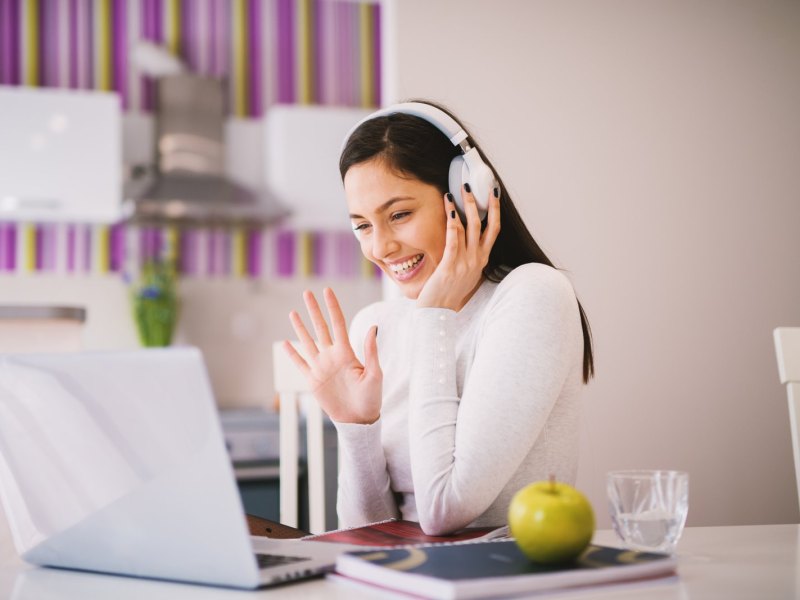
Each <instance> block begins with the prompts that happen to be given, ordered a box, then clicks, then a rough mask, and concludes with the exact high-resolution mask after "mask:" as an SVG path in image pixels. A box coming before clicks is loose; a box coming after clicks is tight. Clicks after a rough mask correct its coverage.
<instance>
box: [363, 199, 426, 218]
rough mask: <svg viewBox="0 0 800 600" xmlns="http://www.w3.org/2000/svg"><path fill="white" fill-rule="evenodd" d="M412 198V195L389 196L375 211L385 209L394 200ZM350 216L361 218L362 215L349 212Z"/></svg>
mask: <svg viewBox="0 0 800 600" xmlns="http://www.w3.org/2000/svg"><path fill="white" fill-rule="evenodd" d="M413 199H414V198H413V197H412V196H395V197H394V198H389V199H388V200H387V201H386V202H384V203H383V204H381V205H380V206H379V207H378V211H377V212H383V211H385V210H386V209H387V208H389V207H390V206H391V205H392V204H394V203H395V202H400V201H402V200H413ZM350 218H351V219H363V218H364V217H362V216H361V215H356V214H353V213H350Z"/></svg>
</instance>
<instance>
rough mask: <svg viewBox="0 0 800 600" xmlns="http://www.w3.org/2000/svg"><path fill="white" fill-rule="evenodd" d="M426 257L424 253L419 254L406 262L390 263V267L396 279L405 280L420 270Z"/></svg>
mask: <svg viewBox="0 0 800 600" xmlns="http://www.w3.org/2000/svg"><path fill="white" fill-rule="evenodd" d="M424 258H425V255H424V254H417V255H416V256H414V257H413V258H410V259H409V260H407V261H405V262H402V263H398V264H394V265H389V269H390V270H391V272H392V274H393V275H394V276H395V278H396V279H399V280H400V281H403V280H405V279H409V278H411V277H413V276H414V274H415V273H416V272H417V271H418V270H419V267H420V265H421V264H422V261H423V259H424Z"/></svg>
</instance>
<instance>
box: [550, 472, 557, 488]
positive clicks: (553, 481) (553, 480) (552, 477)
mask: <svg viewBox="0 0 800 600" xmlns="http://www.w3.org/2000/svg"><path fill="white" fill-rule="evenodd" d="M550 490H551V491H552V492H555V491H556V474H555V473H550Z"/></svg>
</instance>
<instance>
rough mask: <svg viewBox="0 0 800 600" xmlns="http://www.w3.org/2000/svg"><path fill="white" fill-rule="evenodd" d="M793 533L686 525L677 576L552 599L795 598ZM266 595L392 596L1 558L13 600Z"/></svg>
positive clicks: (246, 598) (798, 587) (799, 594)
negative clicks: (254, 587)
mask: <svg viewBox="0 0 800 600" xmlns="http://www.w3.org/2000/svg"><path fill="white" fill-rule="evenodd" d="M799 535H800V526H798V525H755V526H747V527H690V528H688V529H686V531H685V532H684V535H683V538H682V539H681V541H680V544H679V545H678V559H679V560H678V563H679V565H678V573H679V575H678V577H676V578H669V579H666V580H662V581H658V582H647V583H630V584H622V585H615V586H613V587H608V586H607V587H593V588H589V589H584V590H576V591H569V592H560V593H558V594H556V595H555V597H557V598H576V599H577V598H580V599H584V600H593V599H611V598H623V599H624V598H637V599H643V600H648V599H652V600H655V599H658V600H670V599H675V600H704V599H710V598H715V599H725V600H735V599H737V598H741V599H747V600H751V599H756V598H757V599H762V598H764V599H769V600H776V599H781V598H787V599H789V598H800V543H799V542H800V539H799V538H798V536H799ZM594 541H595V542H596V543H599V544H605V545H615V544H616V539H615V537H614V535H613V533H612V532H610V531H599V532H597V534H596V535H595V538H594ZM270 597H271V598H275V597H280V598H303V599H304V600H313V599H315V598H326V599H328V598H332V599H337V598H341V599H345V598H346V599H353V600H358V599H359V598H380V597H396V596H394V595H391V596H390V595H387V594H381V593H380V592H379V591H377V590H372V589H366V588H355V587H352V586H350V585H345V584H342V583H336V582H332V581H327V580H321V579H318V580H312V581H307V582H302V583H296V584H292V585H288V586H283V587H279V588H272V589H265V590H262V591H259V592H241V591H235V590H225V589H217V588H209V587H202V586H195V585H185V584H177V583H163V582H156V581H148V580H143V579H131V578H124V577H114V576H108V575H95V574H88V573H76V572H70V571H61V570H57V569H39V568H33V567H30V566H27V565H25V564H24V563H22V562H19V561H18V560H16V558H9V557H7V556H5V557H4V558H3V559H2V562H0V598H4V599H5V598H9V599H11V600H50V599H62V598H63V599H76V600H77V599H80V600H100V599H103V600H105V599H106V598H113V599H114V600H128V599H130V600H133V599H137V600H138V599H139V598H147V599H148V600H161V599H164V600H167V599H169V600H184V599H189V598H191V599H192V600H251V599H254V598H270ZM537 597H538V598H541V597H542V596H537ZM548 597H550V596H548Z"/></svg>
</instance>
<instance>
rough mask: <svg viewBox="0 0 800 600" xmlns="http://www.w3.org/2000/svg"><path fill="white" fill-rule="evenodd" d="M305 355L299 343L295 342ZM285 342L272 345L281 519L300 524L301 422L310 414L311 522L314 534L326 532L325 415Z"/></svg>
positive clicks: (307, 460)
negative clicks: (298, 512)
mask: <svg viewBox="0 0 800 600" xmlns="http://www.w3.org/2000/svg"><path fill="white" fill-rule="evenodd" d="M293 344H294V347H295V348H296V349H297V351H298V352H300V353H301V354H302V353H303V350H302V347H301V346H300V344H299V342H293ZM281 346H282V342H275V343H274V344H273V345H272V365H273V376H274V380H275V391H276V392H277V394H278V397H279V400H280V421H279V422H280V473H279V478H280V521H281V523H283V524H284V525H289V526H292V527H297V524H298V515H297V501H298V475H299V469H298V457H299V448H300V422H299V416H298V413H299V412H300V411H301V410H302V412H303V413H304V414H305V417H306V464H307V468H308V507H309V515H308V524H309V530H310V531H311V533H322V532H324V531H325V506H326V501H325V500H326V499H325V444H324V429H325V427H324V425H325V415H324V414H323V412H322V410H321V409H320V407H319V405H318V404H317V402H316V400H314V398H313V397H312V396H311V394H310V392H309V388H308V383H307V382H306V378H305V377H304V376H303V374H302V373H301V372H300V370H299V369H298V368H297V367H296V366H295V364H294V363H293V362H292V360H291V359H290V358H289V357H288V356H287V354H286V352H284V350H283V348H282V347H281Z"/></svg>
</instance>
